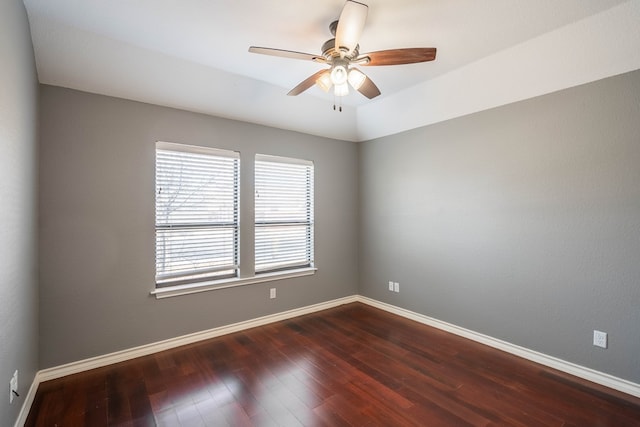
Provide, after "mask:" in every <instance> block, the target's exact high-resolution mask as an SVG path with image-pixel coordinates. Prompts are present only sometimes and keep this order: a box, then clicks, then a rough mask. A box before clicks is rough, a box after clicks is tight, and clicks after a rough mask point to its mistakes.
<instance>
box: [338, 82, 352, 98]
mask: <svg viewBox="0 0 640 427" xmlns="http://www.w3.org/2000/svg"><path fill="white" fill-rule="evenodd" d="M334 93H335V95H336V96H347V95H349V84H348V83H347V82H344V83H342V84H339V85H335V88H334Z"/></svg>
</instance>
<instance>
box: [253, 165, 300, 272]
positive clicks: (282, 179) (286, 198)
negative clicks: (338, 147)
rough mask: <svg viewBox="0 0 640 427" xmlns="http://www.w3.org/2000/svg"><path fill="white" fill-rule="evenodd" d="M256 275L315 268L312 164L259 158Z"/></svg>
mask: <svg viewBox="0 0 640 427" xmlns="http://www.w3.org/2000/svg"><path fill="white" fill-rule="evenodd" d="M254 172H255V272H256V273H265V272H270V271H278V270H287V269H294V268H302V267H312V266H313V163H312V162H309V161H306V160H298V159H289V158H283V157H275V156H266V155H261V154H258V155H256V162H255V171H254Z"/></svg>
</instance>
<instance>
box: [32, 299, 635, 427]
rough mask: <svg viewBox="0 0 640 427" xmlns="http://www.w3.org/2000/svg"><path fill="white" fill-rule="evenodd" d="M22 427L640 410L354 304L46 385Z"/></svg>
mask: <svg viewBox="0 0 640 427" xmlns="http://www.w3.org/2000/svg"><path fill="white" fill-rule="evenodd" d="M25 425H26V426H29V427H31V426H55V425H58V426H90V427H95V426H98V427H100V426H135V427H138V426H140V427H147V426H171V427H183V426H184V427H191V426H215V427H224V426H233V427H236V426H261V427H264V426H318V427H320V426H332V427H333V426H347V427H350V426H425V425H428V426H430V427H431V426H456V427H458V426H474V427H489V426H526V427H534V426H545V427H547V426H558V427H590V426H594V427H595V426H598V427H639V426H640V399H637V398H634V397H632V396H629V395H625V394H623V393H620V392H617V391H614V390H610V389H607V388H605V387H602V386H599V385H596V384H593V383H590V382H588V381H586V380H583V379H580V378H576V377H573V376H571V375H568V374H566V373H563V372H559V371H555V370H553V369H550V368H547V367H544V366H541V365H538V364H535V363H533V362H530V361H527V360H524V359H521V358H518V357H515V356H513V355H510V354H507V353H504V352H501V351H499V350H496V349H493V348H489V347H487V346H484V345H482V344H479V343H476V342H473V341H470V340H467V339H464V338H462V337H459V336H455V335H451V334H448V333H446V332H444V331H441V330H437V329H434V328H430V327H428V326H425V325H422V324H419V323H416V322H413V321H410V320H408V319H404V318H402V317H398V316H395V315H392V314H390V313H387V312H384V311H381V310H378V309H375V308H372V307H369V306H367V305H364V304H360V303H354V304H348V305H344V306H341V307H337V308H334V309H330V310H325V311H322V312H318V313H313V314H310V315H306V316H300V317H297V318H294V319H289V320H285V321H282V322H277V323H273V324H269V325H266V326H262V327H259V328H253V329H249V330H246V331H242V332H237V333H234V334H229V335H226V336H222V337H218V338H214V339H211V340H207V341H202V342H199V343H195V344H190V345H187V346H183V347H179V348H176V349H172V350H167V351H163V352H160V353H156V354H153V355H149V356H144V357H140V358H137V359H133V360H130V361H126V362H122V363H118V364H114V365H111V366H107V367H103V368H99V369H94V370H92V371H88V372H83V373H80V374H75V375H70V376H67V377H64V378H59V379H56V380H52V381H47V382H44V383H42V384H40V387H39V389H38V391H37V393H36V396H35V398H34V402H33V405H32V407H31V411H30V413H29V416H28V419H27V422H26V424H25Z"/></svg>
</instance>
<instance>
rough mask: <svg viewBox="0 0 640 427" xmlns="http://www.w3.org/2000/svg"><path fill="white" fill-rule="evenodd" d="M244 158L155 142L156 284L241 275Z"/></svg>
mask: <svg viewBox="0 0 640 427" xmlns="http://www.w3.org/2000/svg"><path fill="white" fill-rule="evenodd" d="M239 169H240V157H239V154H238V153H236V152H233V151H226V150H216V149H210V148H202V147H192V146H185V145H180V144H172V143H166V142H158V143H157V144H156V286H157V287H163V286H171V285H177V284H183V283H188V282H194V281H205V280H214V279H222V278H229V277H237V276H238V232H239V230H238V208H239V206H238V204H239V202H238V183H239Z"/></svg>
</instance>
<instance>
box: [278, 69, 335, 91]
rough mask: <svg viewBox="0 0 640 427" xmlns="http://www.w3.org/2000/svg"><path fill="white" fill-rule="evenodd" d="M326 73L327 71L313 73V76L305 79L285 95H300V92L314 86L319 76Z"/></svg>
mask: <svg viewBox="0 0 640 427" xmlns="http://www.w3.org/2000/svg"><path fill="white" fill-rule="evenodd" d="M326 72H327V70H320V71H318V72H317V73H314V74H313V75H311V76H309V77H307V78H306V79H305V80H303V81H302V82H300V84H299V85H298V86H296V87H294V88H293V89H291V90H290V91H289V93H287V95H289V96H296V95H300V94H301V93H302V92H304V91H305V90H307V89H309V88H310V87H311V86H313V85H314V84H316V80H318V79H319V78H320V76H321V75H323V74H324V73H326Z"/></svg>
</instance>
